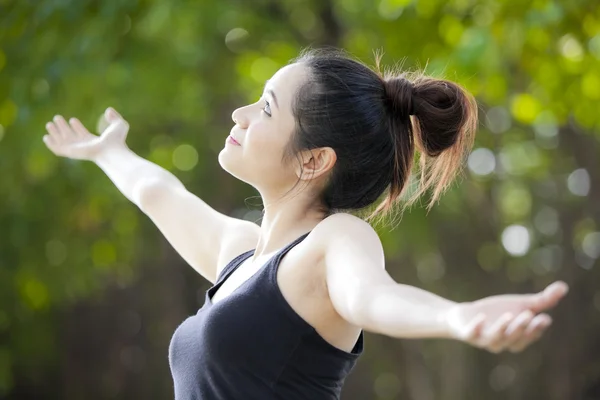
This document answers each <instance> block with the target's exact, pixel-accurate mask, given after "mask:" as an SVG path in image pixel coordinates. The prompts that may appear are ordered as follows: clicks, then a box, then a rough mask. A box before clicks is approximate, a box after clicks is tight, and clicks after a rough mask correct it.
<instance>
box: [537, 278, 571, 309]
mask: <svg viewBox="0 0 600 400" xmlns="http://www.w3.org/2000/svg"><path fill="white" fill-rule="evenodd" d="M568 291H569V286H568V285H567V284H566V283H565V282H563V281H556V282H554V283H552V284H550V285H548V286H547V287H546V289H544V290H543V291H541V292H540V293H537V294H534V295H532V296H531V300H530V301H531V303H530V305H529V308H530V309H531V311H533V312H535V313H539V312H541V311H544V310H547V309H549V308H552V307H554V306H556V304H558V302H559V301H560V300H561V299H562V298H563V297H565V295H566V294H567V292H568Z"/></svg>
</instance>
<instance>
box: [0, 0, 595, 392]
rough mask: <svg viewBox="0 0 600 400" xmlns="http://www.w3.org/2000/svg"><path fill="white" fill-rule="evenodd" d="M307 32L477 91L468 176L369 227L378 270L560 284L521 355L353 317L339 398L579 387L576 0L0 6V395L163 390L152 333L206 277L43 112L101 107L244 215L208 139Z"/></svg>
mask: <svg viewBox="0 0 600 400" xmlns="http://www.w3.org/2000/svg"><path fill="white" fill-rule="evenodd" d="M311 44H312V45H316V46H319V45H334V46H340V47H344V48H346V49H347V50H349V51H350V52H351V53H353V54H355V55H357V56H359V57H361V58H362V59H363V60H365V61H367V62H369V63H371V64H373V55H372V51H373V50H374V49H380V48H382V49H384V51H385V52H386V56H385V58H384V61H387V62H388V63H390V64H391V63H393V62H396V61H403V65H404V67H406V68H415V67H420V68H424V69H425V70H426V71H427V72H428V73H430V74H432V75H436V76H439V75H445V76H446V77H448V78H449V79H453V80H457V81H459V82H461V83H462V84H463V85H465V86H466V87H467V88H468V89H469V90H470V91H472V92H473V93H474V94H475V95H476V96H477V97H478V100H479V102H480V105H481V129H480V132H479V134H478V140H477V144H476V148H475V150H474V151H473V153H472V154H471V155H470V157H469V159H468V163H467V165H468V172H469V174H468V177H467V179H465V180H464V181H463V182H462V184H461V185H460V186H457V188H456V189H455V190H453V191H452V192H450V193H449V194H447V195H446V196H445V197H444V198H443V199H442V201H441V203H440V205H439V206H438V207H436V208H435V209H434V210H433V211H432V212H431V213H429V215H427V216H426V215H425V213H424V211H423V210H422V209H415V210H414V211H413V212H411V213H407V214H406V215H405V216H404V218H403V220H402V222H401V224H400V225H399V227H398V229H396V230H393V231H389V230H388V229H387V228H386V227H378V231H379V233H380V235H381V238H382V240H383V242H384V245H385V248H386V255H387V260H388V269H389V270H390V273H391V274H392V275H393V276H394V277H395V278H396V279H397V280H398V281H402V282H406V283H410V284H414V285H417V286H420V287H424V288H426V289H428V290H431V291H434V292H436V293H439V294H441V295H444V296H447V297H449V298H451V299H454V300H472V299H475V298H477V297H481V296H484V295H489V294H494V293H500V292H523V291H532V290H539V289H540V288H542V287H543V286H544V285H545V284H547V283H548V282H549V281H551V280H554V279H557V278H560V279H564V280H565V281H567V282H568V283H570V285H571V287H572V291H571V294H570V296H569V297H568V299H567V300H566V302H565V304H563V305H562V306H561V307H560V308H559V310H557V312H556V314H555V315H556V318H555V326H554V327H553V328H552V329H551V331H550V332H549V334H548V335H547V337H546V338H545V339H544V340H543V341H542V343H540V344H538V345H536V346H535V347H533V348H532V349H530V350H528V351H527V352H526V353H524V354H519V355H510V354H508V355H500V356H497V355H490V354H486V353H483V352H481V351H477V350H474V349H470V348H467V347H466V346H464V345H462V344H460V343H449V342H442V341H398V340H391V339H389V338H385V337H381V336H376V335H368V338H367V339H368V341H367V352H366V354H365V356H364V357H363V358H362V359H361V362H360V363H359V365H358V367H357V370H356V372H355V373H354V374H353V375H352V376H351V377H350V378H349V379H348V382H347V387H346V391H345V394H344V399H348V400H352V399H365V398H367V399H382V400H383V399H385V400H391V399H400V398H402V399H408V398H412V399H419V400H427V399H447V400H454V399H481V398H485V399H489V400H493V399H525V398H527V399H556V400H564V399H575V398H578V399H579V398H581V399H592V398H597V394H594V392H593V390H596V392H597V387H598V382H599V381H600V364H599V363H598V361H597V358H598V357H597V355H598V351H599V350H600V341H599V340H598V337H599V335H598V332H599V318H598V316H599V312H600V291H598V290H597V288H596V284H595V282H597V281H598V278H599V277H598V271H597V266H598V261H597V259H598V257H599V256H600V227H599V226H598V225H599V221H600V201H598V199H600V165H599V164H600V161H598V160H599V159H598V154H599V150H600V148H599V147H600V144H599V142H598V141H599V139H600V133H599V132H600V129H599V127H600V113H599V112H598V104H599V103H598V100H600V3H598V2H597V1H595V0H575V1H570V2H564V1H563V2H561V1H551V0H535V1H523V0H506V1H503V2H496V1H492V0H445V1H441V0H418V1H416V0H377V1H375V2H373V1H366V0H335V1H334V0H322V1H317V0H280V1H275V0H260V1H253V2H242V1H202V2H201V1H191V0H189V1H184V0H176V1H166V0H143V1H140V0H120V1H116V0H108V1H102V2H97V1H90V0H79V1H73V0H60V1H58V0H55V1H49V0H48V1H34V0H20V1H15V0H12V1H11V0H3V1H0V171H1V172H2V180H1V181H0V202H1V203H0V205H1V207H0V227H1V228H2V230H1V231H0V232H2V240H1V241H0V397H4V398H7V399H17V398H18V399H27V398H36V399H40V398H44V399H46V398H47V399H50V398H60V399H66V400H68V399H75V398H90V399H92V398H168V397H170V396H172V387H171V385H172V383H171V377H170V373H169V370H168V365H167V361H166V354H167V345H168V341H169V338H170V335H171V334H172V332H173V330H174V329H175V327H176V326H177V324H178V323H179V322H181V321H182V320H183V319H184V318H185V316H186V315H188V314H190V313H192V312H194V308H196V307H198V306H199V305H200V302H201V301H202V299H203V291H204V290H205V289H206V288H207V287H208V284H207V282H204V281H202V279H200V278H199V277H198V276H197V275H195V274H194V273H193V271H191V269H190V268H186V266H185V263H184V262H183V261H182V260H181V259H180V258H179V257H178V256H177V255H176V254H175V253H174V251H173V250H172V249H171V248H170V246H168V244H166V243H165V241H164V240H163V239H162V237H161V236H160V233H159V232H158V231H157V230H156V229H155V228H154V227H153V225H152V223H151V222H150V221H149V220H148V219H147V218H146V217H145V216H144V215H143V214H142V213H141V212H139V210H137V209H135V207H134V206H132V205H131V204H129V203H128V202H127V200H126V199H125V198H124V197H122V196H121V195H120V193H119V192H118V191H117V190H116V189H115V188H113V187H112V185H111V183H110V181H109V180H108V179H106V178H105V177H104V176H103V174H102V173H101V172H100V171H99V170H98V169H97V168H96V167H95V166H93V165H92V164H90V163H84V162H77V161H71V160H66V159H57V158H56V157H55V156H53V155H52V154H51V153H50V152H49V151H47V149H46V148H45V146H44V145H43V143H42V140H41V137H42V136H43V134H44V124H45V122H46V121H48V120H50V119H51V118H52V116H53V115H54V114H57V113H60V114H63V115H65V116H67V117H68V116H78V117H80V118H81V119H82V120H83V121H84V122H85V123H86V124H87V125H88V126H90V127H92V126H94V125H95V124H96V119H97V117H98V116H99V114H100V113H101V112H102V111H103V110H104V109H105V108H106V107H107V106H108V105H111V106H114V107H115V108H117V109H118V110H119V111H121V112H122V113H123V114H124V115H125V116H126V118H127V119H128V120H129V121H130V124H131V126H132V132H131V134H130V137H129V142H128V143H129V145H130V147H131V148H132V149H133V150H134V151H136V152H137V153H138V154H140V155H141V156H143V157H146V158H148V159H150V160H152V161H154V162H156V163H158V164H160V165H161V166H163V167H165V168H167V169H169V170H171V171H173V172H174V173H176V175H177V176H178V177H179V178H180V179H181V180H182V181H183V182H184V183H185V184H186V186H187V187H188V188H189V189H190V190H191V191H193V192H194V193H197V194H198V195H199V196H201V197H202V198H203V199H205V200H206V201H207V202H209V203H210V204H212V205H213V206H215V207H216V208H217V209H219V210H220V211H223V212H227V213H230V214H232V215H236V216H239V217H244V218H247V219H253V220H258V218H259V217H260V213H257V212H256V211H255V209H256V207H252V206H245V205H244V204H243V203H242V200H243V199H247V203H251V204H256V203H257V200H256V199H255V198H254V197H253V196H255V195H256V193H255V192H254V191H253V190H252V189H251V188H249V187H246V186H244V185H242V184H241V183H239V182H236V181H235V179H232V178H231V177H229V176H228V175H227V174H225V173H224V172H223V171H221V170H220V168H219V166H218V164H217V162H216V155H217V154H218V152H219V150H220V149H221V147H222V145H223V141H224V138H225V136H226V135H227V133H228V131H229V129H230V126H231V120H230V113H231V111H232V110H233V109H234V108H235V107H237V106H240V105H242V104H245V103H247V102H249V101H254V100H255V99H256V98H258V96H259V95H260V93H261V91H262V86H263V84H264V81H265V80H266V79H268V78H269V77H270V76H271V75H272V73H273V72H275V71H276V70H277V69H278V68H280V67H281V66H283V65H285V63H287V62H288V60H289V59H291V58H293V57H294V56H296V55H297V54H298V52H299V50H300V49H301V48H303V47H304V46H306V45H311ZM595 268H596V269H595ZM182 294H183V295H182ZM149 378H150V379H149ZM593 387H595V388H596V389H593ZM588 388H589V392H586V391H587V390H588Z"/></svg>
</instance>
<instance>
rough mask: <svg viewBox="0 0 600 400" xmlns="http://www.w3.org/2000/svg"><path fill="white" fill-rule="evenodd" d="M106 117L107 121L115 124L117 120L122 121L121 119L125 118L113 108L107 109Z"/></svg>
mask: <svg viewBox="0 0 600 400" xmlns="http://www.w3.org/2000/svg"><path fill="white" fill-rule="evenodd" d="M104 116H105V117H106V119H107V120H108V121H109V122H113V121H116V120H118V119H120V118H123V117H122V116H121V114H119V113H118V112H117V110H115V109H114V108H112V107H108V108H107V109H106V111H105V112H104Z"/></svg>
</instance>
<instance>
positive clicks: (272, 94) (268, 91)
mask: <svg viewBox="0 0 600 400" xmlns="http://www.w3.org/2000/svg"><path fill="white" fill-rule="evenodd" d="M268 84H269V81H266V82H265V88H266V87H267V85H268ZM267 93H269V94H270V95H271V97H272V98H273V101H274V102H275V106H277V108H279V103H277V96H275V92H274V91H273V90H271V89H268V90H267Z"/></svg>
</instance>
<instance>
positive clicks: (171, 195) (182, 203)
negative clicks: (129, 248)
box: [44, 108, 259, 282]
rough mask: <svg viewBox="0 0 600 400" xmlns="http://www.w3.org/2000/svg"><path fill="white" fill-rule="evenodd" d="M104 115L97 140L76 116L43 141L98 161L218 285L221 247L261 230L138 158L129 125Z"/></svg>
mask: <svg viewBox="0 0 600 400" xmlns="http://www.w3.org/2000/svg"><path fill="white" fill-rule="evenodd" d="M105 117H106V119H107V121H108V123H109V124H108V126H107V128H106V129H105V130H104V131H103V132H102V134H101V135H100V136H96V135H93V134H91V133H90V132H88V131H87V129H86V128H85V127H84V126H83V125H82V124H81V122H79V120H77V119H75V118H73V119H71V120H70V124H68V123H67V122H66V121H65V120H64V119H63V118H62V117H60V116H57V117H55V118H54V121H53V122H52V123H49V124H48V125H46V128H47V130H48V132H49V133H50V135H46V136H45V137H44V142H45V143H46V145H47V146H48V148H49V149H50V150H51V151H53V152H54V153H55V154H57V155H60V156H63V157H69V158H73V159H84V160H90V161H93V162H95V163H96V164H97V165H98V166H99V167H100V168H101V169H102V170H103V171H104V172H105V173H106V175H107V176H108V177H109V179H110V180H111V181H112V182H113V183H114V184H115V186H116V187H117V188H118V189H119V190H120V191H121V193H123V195H125V197H126V198H127V199H129V200H130V201H132V202H133V203H134V204H136V205H137V206H138V207H139V208H140V209H141V210H142V211H143V212H144V213H145V214H146V215H147V216H148V217H149V218H150V219H151V220H152V221H153V222H154V223H155V224H156V226H157V227H158V229H159V230H160V231H161V232H162V233H163V234H164V236H165V237H166V239H167V240H168V241H169V243H170V244H171V245H172V246H173V247H174V248H175V250H176V251H177V252H178V253H179V254H180V255H181V256H182V258H183V259H184V260H186V261H187V262H188V263H189V264H190V265H191V266H192V267H193V268H194V269H195V270H196V271H197V272H199V273H200V274H201V275H202V276H204V277H205V278H206V279H208V280H209V281H211V282H214V281H215V280H216V277H217V265H218V259H219V255H220V252H221V249H222V247H223V246H224V245H226V244H227V243H229V242H230V241H232V240H235V239H236V238H239V240H238V242H241V241H248V242H252V240H254V239H255V237H256V235H257V232H258V229H259V228H258V226H257V225H255V224H253V223H251V222H248V221H242V220H238V219H235V218H231V217H228V216H226V215H223V214H221V213H219V212H217V211H215V210H214V209H212V208H211V207H210V206H208V205H207V204H206V203H205V202H204V201H202V200H201V199H200V198H198V197H197V196H195V195H193V194H192V193H190V192H189V191H188V190H187V189H186V188H185V187H184V185H183V184H182V183H181V181H180V180H179V179H177V178H176V177H175V176H174V175H173V174H171V173H170V172H169V171H167V170H165V169H164V168H162V167H160V166H158V165H156V164H154V163H152V162H150V161H147V160H145V159H143V158H142V157H139V156H138V155H136V154H135V153H134V152H133V151H131V150H130V149H129V148H128V147H127V146H126V144H125V138H126V136H127V133H128V129H129V125H128V124H127V122H126V121H125V120H124V119H123V118H122V117H121V116H120V115H119V114H118V113H117V112H116V111H114V110H113V109H111V108H109V109H107V111H106V113H105ZM249 247H251V246H249Z"/></svg>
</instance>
